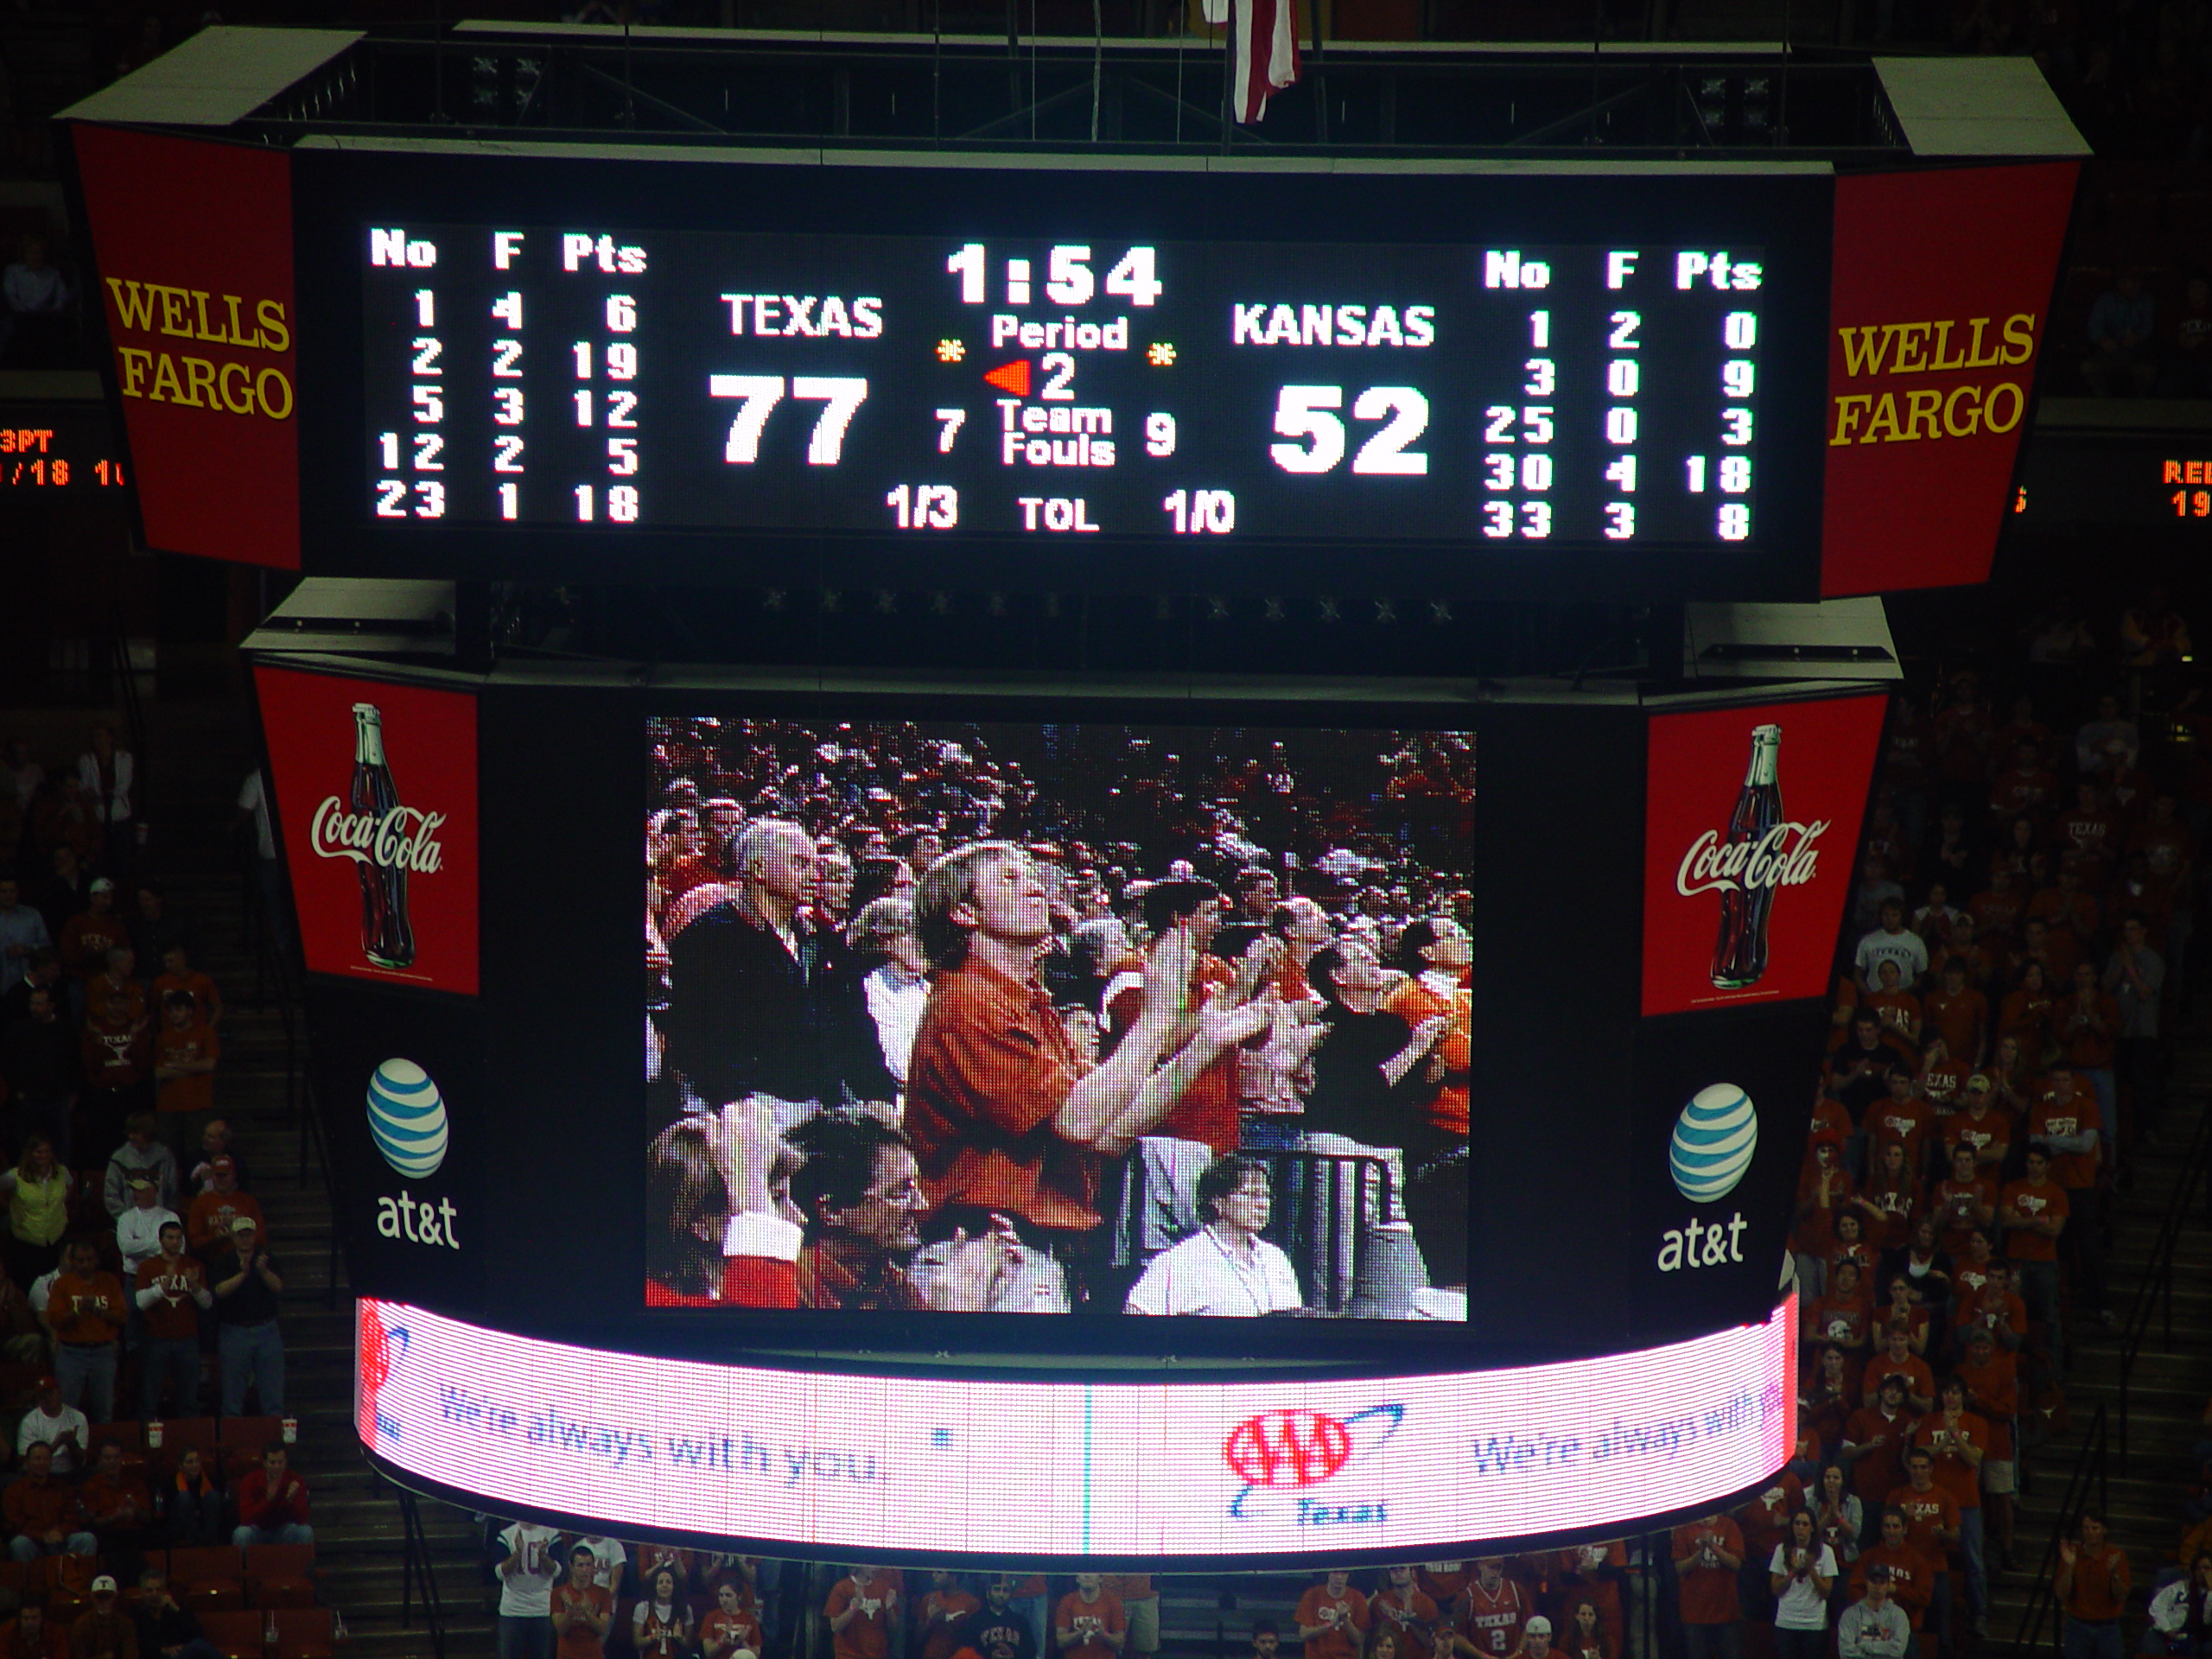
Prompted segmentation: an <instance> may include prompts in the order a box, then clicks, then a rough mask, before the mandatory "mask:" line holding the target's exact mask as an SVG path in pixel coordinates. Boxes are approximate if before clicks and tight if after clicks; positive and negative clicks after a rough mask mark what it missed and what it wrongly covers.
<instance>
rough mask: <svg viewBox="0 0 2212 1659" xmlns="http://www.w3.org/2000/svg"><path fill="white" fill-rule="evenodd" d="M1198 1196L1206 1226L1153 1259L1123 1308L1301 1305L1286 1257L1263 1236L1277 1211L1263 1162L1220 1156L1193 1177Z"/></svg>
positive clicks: (1217, 1311)
mask: <svg viewBox="0 0 2212 1659" xmlns="http://www.w3.org/2000/svg"><path fill="white" fill-rule="evenodd" d="M1197 1197H1198V1219H1199V1220H1200V1221H1202V1222H1203V1223H1205V1225H1204V1226H1202V1227H1200V1228H1199V1229H1198V1231H1197V1232H1195V1233H1193V1234H1192V1235H1191V1236H1190V1237H1188V1238H1186V1239H1185V1240H1184V1241H1183V1242H1182V1243H1180V1244H1178V1245H1176V1246H1174V1247H1173V1249H1167V1250H1163V1251H1162V1252H1161V1253H1160V1255H1156V1256H1154V1258H1153V1260H1152V1264H1151V1265H1150V1266H1149V1267H1147V1268H1146V1269H1145V1270H1144V1276H1143V1277H1141V1279H1139V1280H1138V1281H1136V1283H1135V1285H1134V1286H1133V1287H1131V1288H1130V1290H1129V1298H1128V1307H1127V1311H1128V1313H1152V1314H1166V1313H1204V1314H1212V1315H1216V1316H1224V1315H1225V1316H1230V1317H1236V1316H1243V1317H1244V1318H1247V1319H1249V1318H1253V1317H1255V1316H1256V1315H1259V1314H1262V1313H1281V1312H1283V1311H1285V1310H1287V1309H1290V1308H1296V1307H1300V1306H1304V1305H1305V1300H1306V1299H1305V1295H1304V1294H1303V1293H1302V1292H1301V1291H1300V1289H1299V1287H1298V1274H1297V1272H1296V1270H1295V1269H1294V1268H1292V1266H1291V1265H1290V1258H1289V1257H1288V1256H1287V1255H1284V1254H1283V1253H1282V1252H1281V1250H1279V1249H1276V1248H1275V1247H1274V1245H1272V1244H1270V1243H1268V1241H1267V1240H1265V1239H1264V1238H1262V1237H1261V1236H1260V1234H1261V1233H1262V1231H1263V1230H1265V1229H1266V1227H1267V1224H1268V1219H1269V1217H1271V1216H1272V1215H1273V1214H1274V1194H1273V1193H1272V1192H1270V1191H1269V1189H1268V1171H1267V1166H1266V1165H1264V1164H1262V1163H1261V1162H1260V1161H1259V1160H1257V1159H1254V1158H1246V1157H1243V1156H1242V1155H1241V1154H1236V1153H1230V1154H1229V1155H1228V1156H1227V1157H1224V1158H1217V1159H1216V1160H1214V1161H1213V1162H1212V1163H1211V1164H1210V1165H1208V1166H1206V1169H1205V1173H1204V1174H1202V1175H1200V1176H1199V1177H1198V1195H1197Z"/></svg>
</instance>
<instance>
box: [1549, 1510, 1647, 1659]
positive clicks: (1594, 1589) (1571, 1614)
mask: <svg viewBox="0 0 2212 1659" xmlns="http://www.w3.org/2000/svg"><path fill="white" fill-rule="evenodd" d="M1627 1580H1628V1546H1627V1544H1626V1542H1625V1541H1623V1540H1621V1539H1618V1538H1616V1539H1614V1540H1612V1541H1611V1542H1610V1543H1603V1544H1583V1545H1581V1546H1580V1547H1579V1548H1574V1549H1562V1550H1561V1551H1560V1552H1559V1554H1558V1556H1557V1558H1556V1559H1555V1560H1554V1563H1553V1568H1552V1582H1553V1583H1554V1585H1555V1586H1557V1587H1558V1590H1559V1592H1560V1606H1561V1608H1562V1609H1563V1610H1564V1612H1565V1615H1566V1621H1567V1626H1566V1627H1567V1632H1568V1635H1569V1636H1570V1637H1573V1640H1572V1641H1570V1642H1566V1643H1561V1644H1560V1646H1561V1648H1562V1649H1570V1648H1571V1649H1573V1650H1574V1651H1575V1652H1576V1653H1577V1654H1583V1653H1586V1652H1587V1651H1588V1649H1587V1647H1586V1644H1585V1638H1584V1636H1583V1633H1582V1632H1581V1630H1580V1621H1579V1620H1578V1619H1577V1618H1576V1616H1575V1611H1574V1610H1575V1607H1576V1606H1577V1605H1579V1604H1582V1603H1587V1604H1588V1605H1590V1606H1591V1607H1592V1608H1593V1609H1594V1610H1595V1611H1596V1613H1597V1626H1598V1633H1599V1639H1600V1640H1601V1642H1602V1643H1603V1645H1604V1651H1605V1654H1606V1655H1607V1656H1608V1659H1620V1656H1621V1655H1623V1654H1624V1653H1625V1652H1627V1651H1628V1649H1627V1645H1626V1643H1627V1641H1628V1611H1627V1607H1626V1604H1625V1602H1624V1599H1623V1593H1622V1589H1621V1586H1623V1585H1624V1584H1625V1583H1626V1582H1627Z"/></svg>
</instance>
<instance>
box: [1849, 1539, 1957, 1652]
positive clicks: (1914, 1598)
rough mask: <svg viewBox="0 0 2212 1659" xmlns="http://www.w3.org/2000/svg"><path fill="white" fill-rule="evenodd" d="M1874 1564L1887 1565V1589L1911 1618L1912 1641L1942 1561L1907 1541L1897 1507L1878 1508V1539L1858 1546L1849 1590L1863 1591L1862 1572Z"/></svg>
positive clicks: (1923, 1616)
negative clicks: (1880, 1527)
mask: <svg viewBox="0 0 2212 1659" xmlns="http://www.w3.org/2000/svg"><path fill="white" fill-rule="evenodd" d="M1878 1566H1879V1567H1887V1568H1888V1569H1889V1573H1890V1593H1891V1595H1893V1596H1895V1597H1896V1598H1897V1605H1898V1606H1900V1607H1902V1608H1904V1611H1905V1617H1906V1618H1909V1619H1910V1620H1911V1621H1912V1633H1913V1636H1914V1638H1915V1640H1916V1642H1917V1639H1918V1637H1919V1635H1920V1627H1921V1624H1922V1623H1923V1621H1924V1620H1925V1619H1926V1618H1927V1617H1928V1606H1929V1602H1930V1601H1931V1600H1932V1599H1934V1597H1935V1593H1936V1575H1937V1574H1938V1573H1942V1570H1943V1565H1942V1562H1941V1561H1933V1562H1931V1561H1930V1560H1929V1559H1928V1558H1927V1557H1926V1556H1925V1555H1923V1554H1921V1553H1920V1552H1919V1551H1918V1550H1916V1549H1915V1548H1913V1547H1912V1545H1911V1544H1910V1542H1908V1541H1907V1539H1906V1529H1905V1518H1904V1511H1903V1510H1896V1509H1885V1510H1883V1511H1882V1533H1881V1541H1880V1542H1879V1543H1877V1544H1874V1545H1872V1546H1871V1547H1869V1548H1866V1549H1863V1550H1861V1551H1860V1552H1859V1560H1858V1563H1857V1564H1856V1565H1855V1566H1854V1567H1853V1568H1852V1569H1851V1588H1852V1590H1853V1593H1855V1594H1858V1595H1862V1596H1863V1595H1865V1594H1866V1575H1867V1573H1870V1572H1872V1570H1873V1569H1874V1568H1875V1567H1878Z"/></svg>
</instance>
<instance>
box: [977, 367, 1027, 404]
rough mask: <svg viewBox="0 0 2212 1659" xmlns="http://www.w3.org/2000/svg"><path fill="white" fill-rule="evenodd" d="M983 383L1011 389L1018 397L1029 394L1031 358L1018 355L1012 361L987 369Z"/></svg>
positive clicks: (1007, 389)
mask: <svg viewBox="0 0 2212 1659" xmlns="http://www.w3.org/2000/svg"><path fill="white" fill-rule="evenodd" d="M983 384H984V385H987V386H996V387H997V388H998V389H999V390H1000V391H1010V392H1012V393H1013V394H1014V396H1015V397H1027V396H1028V395H1029V359H1027V358H1026V357H1018V358H1016V359H1014V361H1013V362H1011V363H1001V364H1000V365H998V367H996V368H995V369H989V370H986V371H985V372H984V374H983Z"/></svg>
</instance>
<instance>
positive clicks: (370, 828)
mask: <svg viewBox="0 0 2212 1659" xmlns="http://www.w3.org/2000/svg"><path fill="white" fill-rule="evenodd" d="M445 821H446V815H445V814H444V813H442V812H425V811H423V810H420V809H419V808H416V807H412V806H395V807H393V808H392V809H391V810H390V811H388V812H349V811H347V810H346V802H345V800H344V799H343V798H341V797H340V796H336V795H331V796H327V797H325V798H324V800H323V803H322V804H321V806H318V807H317V808H315V821H314V823H311V824H309V825H308V844H309V845H310V846H312V847H313V848H314V849H315V856H316V857H318V858H350V859H352V860H353V861H354V862H355V863H356V864H373V865H375V866H376V867H377V868H378V869H384V870H407V871H410V872H412V873H413V874H416V875H432V874H435V873H436V872H437V870H438V868H439V867H440V866H441V865H442V863H443V862H444V860H445V852H444V849H442V847H440V845H439V844H438V838H437V836H438V827H439V825H441V824H442V823H444V822H445Z"/></svg>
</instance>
